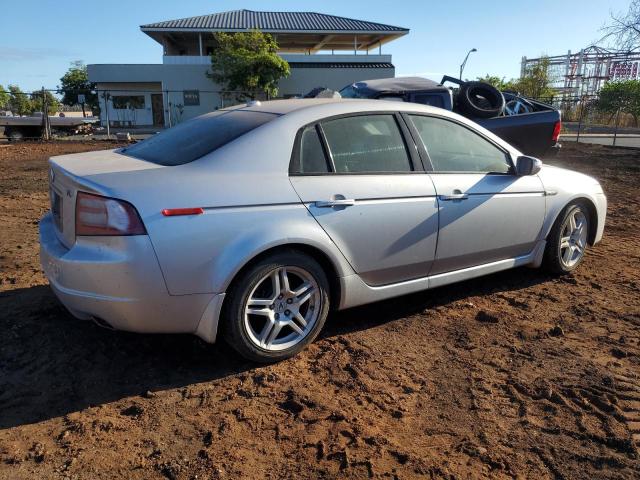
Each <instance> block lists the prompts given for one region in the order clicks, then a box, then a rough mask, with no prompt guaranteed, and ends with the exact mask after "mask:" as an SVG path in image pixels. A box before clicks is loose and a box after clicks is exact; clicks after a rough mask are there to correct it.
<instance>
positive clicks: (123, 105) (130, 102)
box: [112, 95, 145, 110]
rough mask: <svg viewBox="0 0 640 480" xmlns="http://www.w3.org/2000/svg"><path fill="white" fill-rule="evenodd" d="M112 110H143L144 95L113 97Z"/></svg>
mask: <svg viewBox="0 0 640 480" xmlns="http://www.w3.org/2000/svg"><path fill="white" fill-rule="evenodd" d="M112 99H113V108H115V109H118V110H126V109H131V108H138V109H139V108H144V105H145V103H144V95H118V96H113V97H112Z"/></svg>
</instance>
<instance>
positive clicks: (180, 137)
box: [120, 110, 277, 166]
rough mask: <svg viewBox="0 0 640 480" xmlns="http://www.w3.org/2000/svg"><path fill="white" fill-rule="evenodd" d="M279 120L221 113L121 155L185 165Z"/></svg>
mask: <svg viewBox="0 0 640 480" xmlns="http://www.w3.org/2000/svg"><path fill="white" fill-rule="evenodd" d="M276 117H277V115H275V114H273V113H264V112H254V111H248V110H232V111H222V110H220V111H217V112H212V113H207V114H206V115H202V116H200V117H196V118H192V119H191V120H187V121H186V122H183V123H180V124H179V125H176V126H175V127H173V128H169V129H168V130H164V131H162V132H160V133H158V134H156V135H154V136H153V137H150V138H148V139H146V140H143V141H142V142H140V143H136V144H135V145H131V146H130V147H126V148H124V149H122V150H121V151H120V153H123V154H125V155H129V156H131V157H134V158H139V159H141V160H146V161H148V162H153V163H157V164H158V165H166V166H175V165H184V164H185V163H189V162H193V161H194V160H197V159H198V158H200V157H202V156H204V155H206V154H207V153H210V152H213V151H214V150H216V149H218V148H220V147H222V146H223V145H226V144H227V143H229V142H231V141H232V140H235V139H236V138H238V137H239V136H241V135H244V134H245V133H247V132H250V131H251V130H253V129H255V128H257V127H259V126H260V125H262V124H264V123H267V122H268V121H270V120H273V119H275V118H276Z"/></svg>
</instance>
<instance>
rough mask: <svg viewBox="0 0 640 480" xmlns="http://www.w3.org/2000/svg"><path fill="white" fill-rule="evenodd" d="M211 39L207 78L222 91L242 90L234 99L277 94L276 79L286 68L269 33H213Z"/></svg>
mask: <svg viewBox="0 0 640 480" xmlns="http://www.w3.org/2000/svg"><path fill="white" fill-rule="evenodd" d="M213 41H214V45H213V53H212V54H211V72H210V73H208V74H207V75H208V76H209V78H211V79H212V80H213V81H214V82H216V83H218V84H219V85H221V86H222V88H224V89H225V90H233V91H240V92H243V93H241V94H239V95H236V98H237V99H238V100H242V99H243V97H245V98H246V97H248V98H255V97H256V96H257V95H260V94H265V95H267V96H268V97H275V96H276V95H277V94H278V88H277V85H278V80H280V79H281V78H285V77H288V76H289V73H290V70H289V64H288V63H287V62H286V61H285V60H283V59H282V58H281V57H280V56H278V53H277V51H278V44H277V43H276V41H275V40H274V39H273V37H272V36H271V35H269V34H267V33H262V32H260V31H257V30H254V31H251V32H238V33H223V32H217V33H214V34H213Z"/></svg>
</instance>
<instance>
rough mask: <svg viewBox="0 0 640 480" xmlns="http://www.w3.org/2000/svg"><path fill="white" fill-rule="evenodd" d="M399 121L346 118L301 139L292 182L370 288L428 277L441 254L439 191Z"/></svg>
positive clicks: (313, 128) (326, 123)
mask: <svg viewBox="0 0 640 480" xmlns="http://www.w3.org/2000/svg"><path fill="white" fill-rule="evenodd" d="M408 138H409V135H408V130H407V128H406V126H405V124H404V122H403V120H402V118H400V116H399V115H395V114H392V113H388V112H386V113H380V114H367V115H352V116H341V117H336V118H330V119H326V120H324V121H322V122H319V123H318V124H314V125H309V126H307V127H306V128H304V129H303V130H301V131H300V132H299V134H298V138H297V141H296V151H295V152H294V155H293V160H292V168H291V177H290V178H291V183H292V185H293V187H294V188H295V190H296V192H297V193H298V195H299V196H300V198H301V199H302V201H303V202H304V203H305V205H306V206H307V208H308V209H309V212H310V213H311V214H312V215H313V216H314V218H315V219H316V220H317V221H318V223H319V224H320V225H321V226H322V227H323V229H324V230H325V231H326V232H327V234H328V235H329V236H330V237H331V239H332V240H333V242H334V243H335V244H336V245H337V246H338V248H339V249H340V250H341V251H342V253H343V254H344V255H345V257H346V258H347V260H348V261H349V262H350V264H351V266H352V267H353V269H354V270H355V271H356V272H357V273H358V274H359V275H360V276H361V277H362V279H363V280H364V281H365V282H366V283H368V284H370V285H385V284H391V283H396V282H401V281H404V280H410V279H415V278H419V277H426V275H427V274H428V272H429V269H430V268H431V264H432V262H433V259H434V255H435V248H436V239H437V228H438V210H437V201H436V197H435V194H436V192H435V189H434V186H433V184H432V182H431V180H430V179H429V177H428V176H427V175H425V173H424V171H423V170H422V167H421V165H420V162H419V158H418V156H417V151H416V149H415V144H413V142H409V141H408V140H407V139H408Z"/></svg>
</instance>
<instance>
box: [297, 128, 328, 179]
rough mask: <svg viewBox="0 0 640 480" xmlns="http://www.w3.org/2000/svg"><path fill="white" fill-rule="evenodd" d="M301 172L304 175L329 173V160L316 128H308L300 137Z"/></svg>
mask: <svg viewBox="0 0 640 480" xmlns="http://www.w3.org/2000/svg"><path fill="white" fill-rule="evenodd" d="M300 171H301V172H302V173H307V174H314V173H327V172H328V171H329V169H328V167H327V158H326V157H325V154H324V149H323V148H322V143H321V142H320V137H319V136H318V131H317V130H316V127H307V128H305V129H304V130H303V132H302V135H301V136H300Z"/></svg>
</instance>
